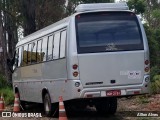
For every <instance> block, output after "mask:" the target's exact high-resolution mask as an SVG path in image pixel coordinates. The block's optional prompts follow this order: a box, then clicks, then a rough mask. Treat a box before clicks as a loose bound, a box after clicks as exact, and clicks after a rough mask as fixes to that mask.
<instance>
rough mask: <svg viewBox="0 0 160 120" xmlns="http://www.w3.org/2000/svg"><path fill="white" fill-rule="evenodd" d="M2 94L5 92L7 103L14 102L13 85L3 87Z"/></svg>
mask: <svg viewBox="0 0 160 120" xmlns="http://www.w3.org/2000/svg"><path fill="white" fill-rule="evenodd" d="M0 94H3V97H4V101H5V105H9V104H13V102H14V94H13V90H12V88H11V87H6V88H1V89H0Z"/></svg>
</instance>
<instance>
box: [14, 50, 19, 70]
mask: <svg viewBox="0 0 160 120" xmlns="http://www.w3.org/2000/svg"><path fill="white" fill-rule="evenodd" d="M18 56H19V48H17V50H16V54H15V57H14V65H13V70H14V69H15V68H16V67H17V66H18V59H19V57H18Z"/></svg>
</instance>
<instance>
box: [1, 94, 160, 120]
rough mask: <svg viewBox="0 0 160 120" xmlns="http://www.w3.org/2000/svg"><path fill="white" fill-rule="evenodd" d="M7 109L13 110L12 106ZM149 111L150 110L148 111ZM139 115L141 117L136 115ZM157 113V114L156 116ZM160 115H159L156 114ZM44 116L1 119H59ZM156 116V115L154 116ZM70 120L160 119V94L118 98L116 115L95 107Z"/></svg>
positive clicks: (77, 113) (34, 110)
mask: <svg viewBox="0 0 160 120" xmlns="http://www.w3.org/2000/svg"><path fill="white" fill-rule="evenodd" d="M7 109H8V110H9V111H10V110H12V106H8V107H7ZM29 111H30V112H37V111H38V112H42V111H40V109H39V106H34V107H30V108H29V109H28V110H26V111H24V112H29ZM147 111H149V112H147ZM146 114H147V115H148V114H150V115H152V117H145V115H146ZM137 115H139V117H136V116H137ZM154 115H155V116H154ZM156 115H158V117H157V116H156ZM42 116H43V117H42V118H41V117H39V118H33V117H30V118H18V117H16V118H2V117H1V118H0V120H58V118H56V117H51V118H48V117H44V114H43V113H42ZM153 116H154V117H153ZM68 119H69V120H160V94H157V95H152V96H139V97H132V98H121V99H118V110H117V113H116V114H115V115H114V116H109V115H108V116H103V115H100V114H98V113H97V112H96V111H95V110H93V109H88V110H87V111H75V112H74V113H73V114H72V115H70V116H68Z"/></svg>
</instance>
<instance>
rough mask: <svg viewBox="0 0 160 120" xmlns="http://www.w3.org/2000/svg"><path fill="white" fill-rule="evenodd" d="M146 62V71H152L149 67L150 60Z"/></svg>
mask: <svg viewBox="0 0 160 120" xmlns="http://www.w3.org/2000/svg"><path fill="white" fill-rule="evenodd" d="M144 64H145V68H144V71H145V72H149V71H150V68H149V64H150V62H149V60H145V62H144Z"/></svg>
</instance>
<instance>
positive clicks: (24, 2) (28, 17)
mask: <svg viewBox="0 0 160 120" xmlns="http://www.w3.org/2000/svg"><path fill="white" fill-rule="evenodd" d="M20 2H21V11H22V16H23V17H24V19H23V20H24V21H23V29H24V36H26V35H29V34H31V33H33V32H35V31H36V22H35V0H20Z"/></svg>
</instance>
